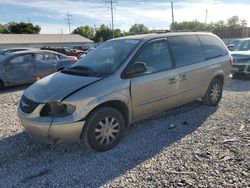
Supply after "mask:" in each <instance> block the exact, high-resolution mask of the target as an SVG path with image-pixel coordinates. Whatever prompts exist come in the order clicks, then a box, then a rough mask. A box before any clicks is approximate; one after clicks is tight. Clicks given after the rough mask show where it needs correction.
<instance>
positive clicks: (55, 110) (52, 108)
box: [40, 102, 76, 117]
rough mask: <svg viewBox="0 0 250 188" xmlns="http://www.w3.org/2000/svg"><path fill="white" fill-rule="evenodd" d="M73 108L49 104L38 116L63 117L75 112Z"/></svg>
mask: <svg viewBox="0 0 250 188" xmlns="http://www.w3.org/2000/svg"><path fill="white" fill-rule="evenodd" d="M75 110H76V108H75V106H73V105H71V104H64V103H60V102H49V103H47V104H46V105H44V107H43V108H42V110H41V112H40V115H41V116H42V117H65V116H68V115H71V114H73V113H74V112H75Z"/></svg>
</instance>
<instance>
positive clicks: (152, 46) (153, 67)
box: [136, 40, 172, 73]
mask: <svg viewBox="0 0 250 188" xmlns="http://www.w3.org/2000/svg"><path fill="white" fill-rule="evenodd" d="M136 62H143V63H145V64H146V66H147V71H148V72H150V73H155V72H160V71H164V70H168V69H171V68H172V61H171V56H170V52H169V49H168V45H167V42H166V40H160V41H154V42H151V43H149V44H148V45H147V46H146V47H145V48H143V50H142V52H141V53H140V55H139V56H138V57H137V59H136Z"/></svg>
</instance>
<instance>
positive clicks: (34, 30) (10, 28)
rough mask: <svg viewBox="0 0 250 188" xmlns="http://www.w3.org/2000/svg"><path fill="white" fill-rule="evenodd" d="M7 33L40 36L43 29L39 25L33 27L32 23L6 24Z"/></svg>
mask: <svg viewBox="0 0 250 188" xmlns="http://www.w3.org/2000/svg"><path fill="white" fill-rule="evenodd" d="M6 30H7V33H13V34H39V33H40V31H41V27H40V26H39V25H33V24H32V23H25V22H20V23H16V22H10V23H8V24H6Z"/></svg>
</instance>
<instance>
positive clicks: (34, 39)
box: [0, 34, 93, 49]
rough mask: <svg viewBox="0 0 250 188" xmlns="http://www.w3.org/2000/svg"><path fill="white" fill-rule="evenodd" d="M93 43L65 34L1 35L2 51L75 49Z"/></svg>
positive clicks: (0, 45)
mask: <svg viewBox="0 0 250 188" xmlns="http://www.w3.org/2000/svg"><path fill="white" fill-rule="evenodd" d="M90 43H93V41H92V40H90V39H87V38H85V37H82V36H80V35H76V34H72V35H69V34H68V35H64V34H0V49H4V48H19V47H31V48H41V47H45V46H47V47H73V46H76V45H84V44H90Z"/></svg>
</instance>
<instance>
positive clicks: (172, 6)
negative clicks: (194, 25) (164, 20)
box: [171, 1, 174, 24]
mask: <svg viewBox="0 0 250 188" xmlns="http://www.w3.org/2000/svg"><path fill="white" fill-rule="evenodd" d="M171 10H172V24H173V23H174V3H173V1H171Z"/></svg>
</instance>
